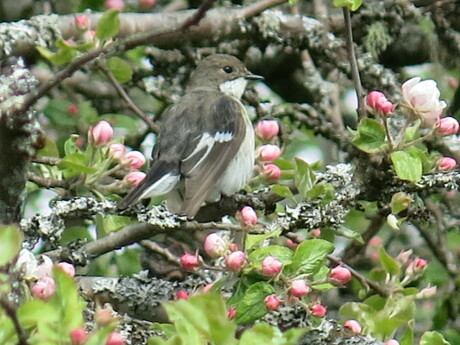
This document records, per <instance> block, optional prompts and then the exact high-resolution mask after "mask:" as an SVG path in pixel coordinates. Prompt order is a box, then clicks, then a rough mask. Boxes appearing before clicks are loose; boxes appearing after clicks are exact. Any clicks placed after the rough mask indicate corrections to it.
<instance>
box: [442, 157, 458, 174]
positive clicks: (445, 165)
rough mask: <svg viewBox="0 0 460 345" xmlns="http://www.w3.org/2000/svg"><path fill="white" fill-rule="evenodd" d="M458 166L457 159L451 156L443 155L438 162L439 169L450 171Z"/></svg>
mask: <svg viewBox="0 0 460 345" xmlns="http://www.w3.org/2000/svg"><path fill="white" fill-rule="evenodd" d="M456 167H457V161H456V160H455V159H453V158H450V157H442V158H441V159H440V160H439V162H438V170H439V171H450V170H453V169H455V168H456Z"/></svg>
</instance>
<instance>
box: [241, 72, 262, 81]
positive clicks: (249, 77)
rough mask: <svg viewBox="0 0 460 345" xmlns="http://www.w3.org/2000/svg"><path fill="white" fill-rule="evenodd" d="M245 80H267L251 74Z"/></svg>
mask: <svg viewBox="0 0 460 345" xmlns="http://www.w3.org/2000/svg"><path fill="white" fill-rule="evenodd" d="M244 78H245V79H248V80H264V79H265V78H264V77H262V76H261V75H257V74H251V73H249V74H248V75H247V76H245V77H244Z"/></svg>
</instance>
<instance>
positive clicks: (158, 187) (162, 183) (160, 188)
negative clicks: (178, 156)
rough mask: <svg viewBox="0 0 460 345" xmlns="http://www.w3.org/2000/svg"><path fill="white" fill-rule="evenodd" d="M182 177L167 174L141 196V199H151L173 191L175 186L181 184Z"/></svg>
mask: <svg viewBox="0 0 460 345" xmlns="http://www.w3.org/2000/svg"><path fill="white" fill-rule="evenodd" d="M179 179H180V175H177V174H166V175H164V176H163V177H162V178H160V179H159V180H158V181H157V182H155V183H154V184H152V185H151V186H149V187H148V188H147V189H146V190H145V191H144V193H142V194H141V196H140V197H139V199H145V198H151V197H154V196H159V195H164V194H166V193H168V192H169V191H171V189H173V188H174V186H175V185H176V184H177V182H179Z"/></svg>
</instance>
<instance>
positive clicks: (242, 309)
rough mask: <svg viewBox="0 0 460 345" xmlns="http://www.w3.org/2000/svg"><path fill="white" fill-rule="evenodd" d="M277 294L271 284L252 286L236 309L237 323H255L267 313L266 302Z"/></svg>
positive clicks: (262, 283) (261, 283) (259, 283)
mask: <svg viewBox="0 0 460 345" xmlns="http://www.w3.org/2000/svg"><path fill="white" fill-rule="evenodd" d="M274 292H275V289H274V288H273V286H271V285H270V284H267V283H264V282H258V283H255V284H254V285H251V286H250V287H249V289H248V290H247V291H246V293H245V294H244V297H243V299H242V300H241V302H240V303H239V304H238V307H237V309H236V311H237V313H236V322H237V323H240V324H243V323H249V322H252V321H255V320H257V319H259V318H261V317H262V316H264V315H265V313H266V312H267V308H266V307H265V303H264V300H265V298H266V297H267V296H268V295H271V294H273V293H274Z"/></svg>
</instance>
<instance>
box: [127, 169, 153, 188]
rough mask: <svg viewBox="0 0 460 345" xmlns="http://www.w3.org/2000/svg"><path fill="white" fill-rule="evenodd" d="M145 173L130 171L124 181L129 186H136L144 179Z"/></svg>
mask: <svg viewBox="0 0 460 345" xmlns="http://www.w3.org/2000/svg"><path fill="white" fill-rule="evenodd" d="M145 176H147V175H146V173H144V172H142V171H131V172H130V173H129V174H126V176H125V177H124V180H125V181H126V182H127V183H129V184H130V185H132V186H133V187H134V186H137V185H138V184H139V183H141V182H142V181H143V180H144V179H145Z"/></svg>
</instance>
